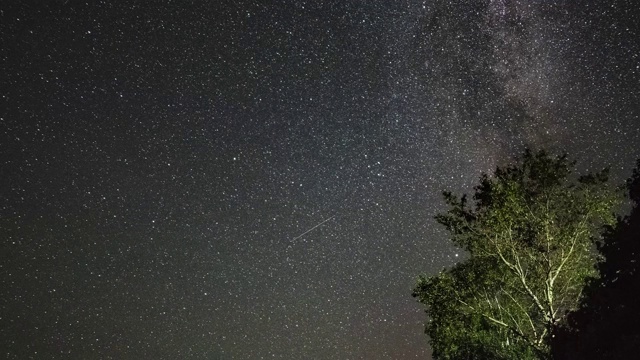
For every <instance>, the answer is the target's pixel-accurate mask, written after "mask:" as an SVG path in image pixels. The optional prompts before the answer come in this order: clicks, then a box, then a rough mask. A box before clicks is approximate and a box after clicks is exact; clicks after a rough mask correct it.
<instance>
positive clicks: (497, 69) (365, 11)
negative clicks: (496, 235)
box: [0, 0, 640, 359]
mask: <svg viewBox="0 0 640 360" xmlns="http://www.w3.org/2000/svg"><path fill="white" fill-rule="evenodd" d="M636 8H637V5H635V4H634V1H633V0H627V1H618V0H607V1H605V0H572V1H569V0H566V1H564V0H482V1H480V0H479V1H475V2H469V1H462V0H451V1H444V0H420V1H418V0H398V1H364V0H362V1H355V0H354V1H352V0H347V1H341V0H333V1H330V0H327V1H303V0H297V1H259V0H254V1H243V0H217V1H186V0H185V1H169V0H166V1H153V2H152V1H97V0H96V1H89V2H80V1H74V0H51V1H19V2H18V1H16V2H3V3H2V5H0V69H1V71H2V80H1V82H0V88H1V95H2V98H1V99H0V104H1V105H0V174H1V176H0V234H1V236H2V237H1V241H0V352H1V353H2V355H0V356H2V357H5V358H7V359H30V358H32V359H56V358H59V359H143V358H147V359H263V358H264V359H266V358H270V359H271V358H276V359H430V350H429V346H428V341H427V338H426V336H425V335H424V334H423V326H424V321H425V319H426V317H425V315H424V312H423V310H422V309H421V308H420V306H419V304H417V303H416V302H415V299H413V298H412V297H411V288H412V286H413V284H414V282H415V280H416V277H417V275H418V274H421V273H426V274H434V273H436V272H438V271H439V270H440V269H442V268H443V267H444V266H451V265H452V264H454V263H455V262H456V261H458V260H459V259H462V258H464V254H462V253H459V252H458V250H457V249H455V248H453V247H452V246H451V245H450V244H449V242H448V240H447V237H446V234H445V233H444V231H443V229H441V228H440V227H438V226H437V225H436V224H435V221H434V220H433V216H434V215H435V214H436V213H437V212H439V211H443V210H444V209H445V208H444V204H443V202H442V201H441V197H440V193H441V192H442V191H443V190H452V191H454V192H469V191H471V190H472V188H473V186H474V184H475V183H476V182H477V180H478V178H479V176H480V174H481V173H482V172H483V171H484V172H487V171H491V170H492V169H494V168H495V166H497V165H500V164H505V163H506V162H508V161H510V160H511V159H512V158H513V157H514V156H516V155H518V154H519V153H521V152H522V150H523V149H524V147H525V146H530V147H534V148H537V147H545V148H547V149H550V150H552V151H560V152H561V151H566V152H568V154H569V156H570V157H572V158H574V159H576V160H577V161H578V167H579V168H580V169H581V170H596V169H598V168H600V167H603V166H605V165H611V166H612V174H613V178H614V180H615V181H618V182H619V181H622V179H624V178H626V177H628V176H629V175H630V171H631V168H632V167H633V165H634V162H635V159H637V158H639V157H640V146H639V144H640V86H639V84H640V41H639V40H638V39H640V24H639V22H640V20H639V19H640V17H639V16H638V14H637V13H638V10H637V9H636Z"/></svg>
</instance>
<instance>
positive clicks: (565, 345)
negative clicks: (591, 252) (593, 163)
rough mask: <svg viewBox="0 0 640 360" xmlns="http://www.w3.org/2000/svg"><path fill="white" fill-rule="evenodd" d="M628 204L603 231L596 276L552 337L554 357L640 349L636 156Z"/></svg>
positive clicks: (639, 173) (632, 355) (623, 355)
mask: <svg viewBox="0 0 640 360" xmlns="http://www.w3.org/2000/svg"><path fill="white" fill-rule="evenodd" d="M627 190H628V193H629V199H630V200H631V202H632V204H633V207H632V209H631V212H630V214H629V215H628V216H625V217H624V218H619V219H618V222H617V224H616V226H614V227H610V228H608V229H607V231H606V232H605V234H604V236H603V239H602V241H601V242H600V243H599V246H598V249H599V251H600V253H601V254H602V256H603V259H604V260H603V261H602V262H600V263H599V264H598V266H597V269H598V272H599V274H600V277H599V278H596V279H593V280H592V281H591V283H590V284H589V286H588V287H587V289H586V291H585V292H586V296H585V297H584V300H583V302H582V305H581V307H580V309H578V310H577V311H575V312H573V313H571V314H569V316H568V321H567V324H566V326H564V327H562V328H560V329H558V333H557V335H558V336H557V337H556V339H554V340H555V341H554V344H553V345H554V355H555V356H554V357H555V358H556V359H636V358H637V357H638V354H639V353H640V328H639V327H638V324H640V301H638V294H640V159H639V160H638V162H637V166H636V169H635V170H634V172H633V175H632V176H631V178H630V179H629V180H627Z"/></svg>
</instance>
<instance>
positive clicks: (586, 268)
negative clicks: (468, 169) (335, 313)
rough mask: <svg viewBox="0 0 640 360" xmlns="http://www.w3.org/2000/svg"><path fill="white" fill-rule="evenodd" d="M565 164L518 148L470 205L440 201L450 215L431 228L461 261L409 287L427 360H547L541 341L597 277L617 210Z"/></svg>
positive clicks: (609, 196) (613, 199) (611, 194)
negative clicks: (420, 308) (442, 232)
mask: <svg viewBox="0 0 640 360" xmlns="http://www.w3.org/2000/svg"><path fill="white" fill-rule="evenodd" d="M574 166H575V163H574V162H570V161H569V160H567V157H566V156H564V155H563V156H552V155H550V154H548V153H547V152H545V151H538V152H535V153H534V152H532V151H530V150H526V151H525V153H524V155H523V156H522V157H521V158H519V159H518V161H517V163H516V165H512V166H508V167H505V168H501V167H498V168H497V169H496V171H495V172H494V174H493V176H489V175H487V174H483V175H482V176H481V179H480V185H479V186H477V187H476V188H475V194H474V197H473V200H474V203H475V206H474V207H470V206H469V205H468V200H467V197H466V195H465V196H462V197H457V196H454V195H453V194H451V193H450V192H445V193H444V199H445V201H446V203H447V204H448V205H449V206H450V209H449V210H448V211H447V212H446V213H443V214H439V215H437V216H436V220H437V221H438V222H439V223H440V224H442V225H444V226H445V227H446V229H447V230H448V231H449V233H450V235H451V240H452V241H453V243H454V244H455V245H456V246H458V247H461V248H462V249H464V250H466V252H467V253H468V254H469V259H468V260H466V261H464V262H462V263H459V264H457V265H455V266H454V267H453V268H451V269H449V270H445V271H443V272H441V273H440V274H438V275H435V276H432V277H425V276H421V277H420V278H419V279H418V282H417V284H416V286H415V288H414V291H413V296H414V297H417V298H418V301H419V302H421V303H422V304H424V305H425V306H426V312H427V315H428V318H429V322H428V323H427V325H426V333H427V334H428V335H429V337H430V338H431V345H432V349H433V354H434V358H437V359H471V358H475V359H477V358H478V357H482V358H496V359H510V358H517V359H535V358H548V357H549V356H550V338H551V334H552V333H553V331H554V329H555V328H556V327H557V326H559V325H560V324H562V323H564V321H565V320H566V314H567V313H568V312H569V311H571V310H574V309H575V308H577V306H578V304H579V301H580V297H581V293H582V289H583V287H584V285H585V283H586V281H587V280H588V279H589V278H590V277H592V276H595V275H596V274H597V273H596V271H595V269H594V264H595V263H596V261H597V256H596V255H597V254H596V252H595V248H594V246H593V244H594V240H595V239H596V238H597V235H598V234H599V232H600V229H601V227H602V225H603V224H611V223H612V222H613V221H614V220H615V219H614V217H613V211H612V210H613V208H614V207H615V205H616V204H617V202H618V196H617V195H616V193H615V191H614V190H612V189H610V188H609V187H607V185H606V182H607V170H606V169H605V170H603V171H601V172H598V173H596V174H589V175H585V176H581V177H575V176H572V173H571V170H572V168H573V167H574Z"/></svg>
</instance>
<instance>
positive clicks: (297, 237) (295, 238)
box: [293, 215, 336, 240]
mask: <svg viewBox="0 0 640 360" xmlns="http://www.w3.org/2000/svg"><path fill="white" fill-rule="evenodd" d="M334 217H336V216H335V215H333V216H332V217H330V218H328V219H326V220H324V221H322V222H321V223H318V224H316V225H315V226H314V227H312V228H311V229H309V230H307V231H305V232H303V233H302V234H300V235H298V236H296V237H294V238H293V240H297V239H299V238H301V237H302V236H304V235H306V234H308V233H310V232H311V231H313V229H315V228H317V227H318V226H320V225H322V224H324V223H326V222H327V221H329V220H331V219H333V218H334Z"/></svg>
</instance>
